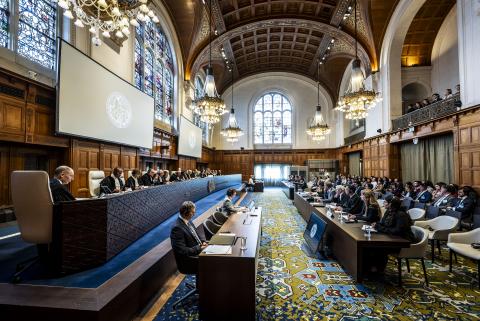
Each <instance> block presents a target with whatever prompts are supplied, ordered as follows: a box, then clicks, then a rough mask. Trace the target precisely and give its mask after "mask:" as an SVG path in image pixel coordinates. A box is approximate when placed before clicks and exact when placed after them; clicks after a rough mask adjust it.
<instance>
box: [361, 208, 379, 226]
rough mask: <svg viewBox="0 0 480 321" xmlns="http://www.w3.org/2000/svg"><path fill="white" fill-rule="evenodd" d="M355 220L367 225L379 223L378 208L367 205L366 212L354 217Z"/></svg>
mask: <svg viewBox="0 0 480 321" xmlns="http://www.w3.org/2000/svg"><path fill="white" fill-rule="evenodd" d="M355 216H356V217H357V220H362V221H366V222H368V223H373V222H378V221H380V208H379V207H378V206H373V205H369V206H368V208H367V211H366V212H365V211H363V210H362V212H360V213H359V214H358V215H355Z"/></svg>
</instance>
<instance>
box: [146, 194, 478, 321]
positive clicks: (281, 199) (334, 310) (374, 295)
mask: <svg viewBox="0 0 480 321" xmlns="http://www.w3.org/2000/svg"><path fill="white" fill-rule="evenodd" d="M256 202H257V204H259V205H260V206H262V207H263V210H264V215H263V235H262V242H261V248H260V260H259V266H258V275H257V319H258V320H305V321H306V320H478V319H480V290H478V286H477V283H476V265H475V264H474V263H473V262H471V261H468V260H466V259H463V258H461V257H458V264H455V265H454V271H453V273H449V272H448V253H447V252H446V251H445V250H444V251H443V253H442V257H441V258H440V259H438V260H436V261H435V263H434V264H431V263H430V260H429V259H427V260H426V261H425V262H426V264H427V273H428V277H429V282H430V286H429V287H426V286H425V284H424V280H423V272H422V268H421V264H419V262H415V261H414V260H412V261H411V262H410V266H411V273H407V271H406V268H405V270H404V271H403V282H404V284H403V286H402V287H399V286H397V277H396V276H397V269H396V265H395V264H394V262H393V261H392V262H390V263H389V265H388V267H387V271H386V277H385V280H384V281H382V282H368V281H367V282H365V283H363V284H357V283H355V282H354V281H353V280H352V279H351V278H350V276H349V275H348V274H346V273H345V272H344V271H343V269H342V268H341V266H340V265H339V264H338V263H337V262H335V261H333V260H317V259H312V258H309V257H308V256H306V255H305V253H304V252H303V251H302V249H301V247H302V243H303V230H304V229H305V222H304V221H303V219H302V217H301V216H300V214H299V213H298V212H297V210H296V208H295V206H293V205H292V204H291V201H290V200H288V199H287V198H286V197H285V195H284V194H283V192H282V191H281V190H278V189H266V190H265V192H264V193H261V194H259V195H258V196H257V199H256ZM187 281H188V280H187ZM191 281H192V280H191V279H190V282H191ZM184 284H185V281H184V282H182V283H181V284H180V286H179V287H178V288H177V289H176V291H175V292H174V294H173V296H172V297H171V298H170V299H169V301H168V302H167V303H166V304H165V306H164V307H163V308H162V310H161V311H160V313H159V314H158V315H157V317H156V318H155V321H167V320H168V321H170V320H189V321H190V320H198V319H199V318H198V307H197V304H198V297H192V298H191V299H190V300H189V301H188V302H186V303H185V305H184V307H185V308H183V307H178V308H177V309H176V310H173V309H172V304H173V302H174V301H175V300H176V299H177V298H179V297H180V296H181V295H182V294H183V293H184V292H185V291H186V288H185V285H184ZM226 321H227V320H226Z"/></svg>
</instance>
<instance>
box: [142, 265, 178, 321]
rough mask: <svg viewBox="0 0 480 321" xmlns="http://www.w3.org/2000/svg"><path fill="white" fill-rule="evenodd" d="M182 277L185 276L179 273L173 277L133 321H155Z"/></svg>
mask: <svg viewBox="0 0 480 321" xmlns="http://www.w3.org/2000/svg"><path fill="white" fill-rule="evenodd" d="M184 277H185V276H184V275H183V274H180V273H176V274H175V275H173V276H172V277H171V278H170V279H169V280H168V282H167V283H166V284H165V286H164V287H163V288H161V289H160V290H159V291H158V293H157V294H156V295H155V297H153V299H152V300H151V301H150V302H149V304H148V305H147V306H146V307H145V309H143V311H142V312H140V315H138V316H137V317H136V318H135V319H133V321H152V320H153V319H155V317H156V316H157V314H158V313H159V312H160V310H161V309H162V308H163V306H164V305H165V303H167V301H168V299H170V297H171V296H172V294H173V292H174V291H175V289H176V288H177V287H178V285H179V284H180V282H182V280H183V278H184Z"/></svg>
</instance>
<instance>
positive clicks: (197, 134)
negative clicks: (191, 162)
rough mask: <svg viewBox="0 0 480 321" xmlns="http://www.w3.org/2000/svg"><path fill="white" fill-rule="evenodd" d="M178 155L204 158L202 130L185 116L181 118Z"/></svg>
mask: <svg viewBox="0 0 480 321" xmlns="http://www.w3.org/2000/svg"><path fill="white" fill-rule="evenodd" d="M178 155H183V156H191V157H197V158H201V157H202V129H201V128H200V127H197V126H195V125H194V124H192V123H191V122H190V121H189V120H188V119H186V118H185V117H183V116H182V117H181V118H180V131H179V135H178Z"/></svg>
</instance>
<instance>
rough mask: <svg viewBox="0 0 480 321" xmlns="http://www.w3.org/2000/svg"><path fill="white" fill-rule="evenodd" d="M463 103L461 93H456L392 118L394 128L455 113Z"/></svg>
mask: <svg viewBox="0 0 480 321" xmlns="http://www.w3.org/2000/svg"><path fill="white" fill-rule="evenodd" d="M461 105H462V104H461V102H460V94H455V95H453V97H452V98H448V99H444V100H441V101H439V102H436V103H433V104H431V105H428V106H425V107H423V108H420V109H418V110H415V111H414V112H411V113H408V114H405V115H403V116H402V117H399V118H397V119H394V120H392V130H398V129H403V128H407V127H410V126H415V125H417V124H420V123H423V122H426V121H429V120H433V119H437V118H441V117H444V116H447V115H449V114H453V113H455V112H456V111H457V110H458V109H459V108H460V106H461Z"/></svg>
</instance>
